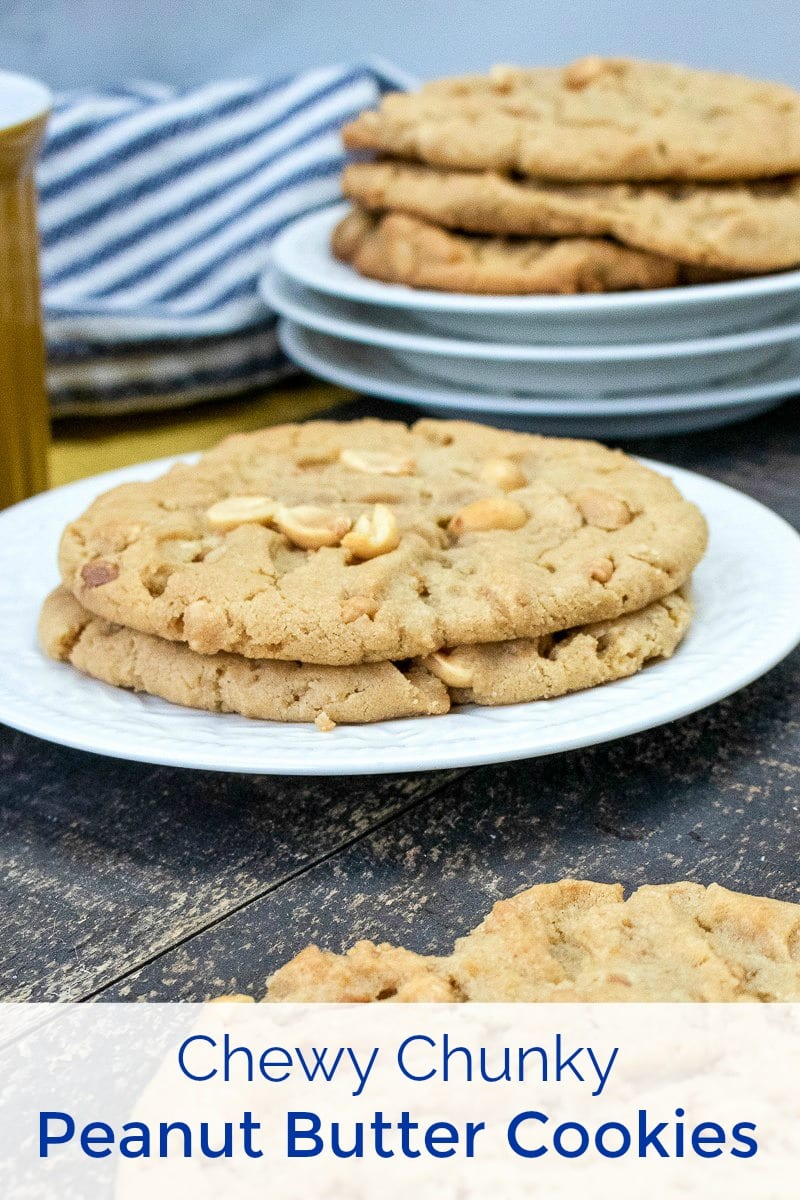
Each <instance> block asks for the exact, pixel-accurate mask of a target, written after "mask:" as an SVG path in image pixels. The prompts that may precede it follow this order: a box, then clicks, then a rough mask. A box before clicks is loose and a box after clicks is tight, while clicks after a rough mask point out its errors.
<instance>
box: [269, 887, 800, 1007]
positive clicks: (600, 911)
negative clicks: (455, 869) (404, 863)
mask: <svg viewBox="0 0 800 1200" xmlns="http://www.w3.org/2000/svg"><path fill="white" fill-rule="evenodd" d="M267 1000H268V1001H272V1002H280V1001H295V1002H314V1001H328V1002H336V1003H346V1002H368V1001H375V1000H394V1001H401V1002H402V1001H406V1002H414V1001H418V1002H426V1001H449V1002H454V1001H455V1002H459V1001H484V1002H486V1001H488V1002H493V1003H499V1002H509V1001H511V1002H515V1001H522V1002H532V1001H533V1002H550V1003H555V1002H559V1001H560V1002H565V1001H566V1002H572V1001H575V1002H590V1003H591V1002H598V1001H606V1002H620V1001H652V1002H664V1003H666V1002H675V1001H705V1002H720V1001H747V1000H750V1001H797V1000H800V905H798V904H789V903H785V902H782V901H778V900H768V899H762V898H760V897H755V896H747V895H743V894H741V893H738V892H731V891H728V890H726V889H725V888H722V887H719V886H718V885H717V884H711V886H710V887H708V888H706V887H702V886H701V885H700V884H696V883H673V884H664V885H662V886H655V887H640V888H639V889H638V890H637V891H635V892H634V893H633V894H632V895H631V896H630V897H629V898H628V899H627V900H624V899H623V889H622V887H621V886H620V885H619V884H603V883H588V882H578V881H575V880H569V879H567V880H563V881H561V882H560V883H551V884H540V885H538V886H536V887H532V888H530V889H529V890H528V891H526V892H522V893H521V894H520V895H518V896H515V897H514V898H513V899H511V900H503V901H500V903H498V904H496V905H495V906H494V909H493V911H492V913H491V914H490V915H489V916H488V917H487V918H486V919H485V921H483V923H482V924H481V925H479V926H478V928H477V929H475V930H473V932H472V933H470V934H468V935H467V936H466V937H463V938H460V939H459V940H458V941H457V942H456V944H455V949H454V951H453V953H452V954H450V955H448V956H445V957H441V958H436V957H431V956H424V955H420V954H414V953H413V952H412V951H409V950H403V949H400V948H397V947H394V946H389V945H377V946H376V945H374V944H373V943H372V942H358V943H357V944H356V945H355V946H354V947H353V948H352V949H351V950H349V951H348V952H347V953H346V954H343V955H339V954H330V953H327V952H325V951H323V950H319V949H318V948H317V947H316V946H309V947H308V948H307V949H305V950H303V951H301V953H300V954H298V955H297V957H296V958H294V959H293V960H292V961H291V962H289V963H287V964H286V966H284V967H282V968H281V969H280V970H279V971H277V972H276V974H275V975H273V976H272V978H271V980H270V981H269V990H268V993H267Z"/></svg>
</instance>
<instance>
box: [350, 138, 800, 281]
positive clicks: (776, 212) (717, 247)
mask: <svg viewBox="0 0 800 1200" xmlns="http://www.w3.org/2000/svg"><path fill="white" fill-rule="evenodd" d="M342 188H343V191H344V194H345V195H346V196H348V197H349V198H350V199H351V200H353V201H355V202H356V204H358V205H359V206H360V207H361V208H365V209H369V210H370V211H372V212H378V213H382V212H386V211H387V210H389V211H394V212H398V213H403V214H405V215H406V216H410V217H415V218H418V219H420V220H423V221H426V222H431V223H432V224H435V225H439V226H445V227H446V228H447V229H453V230H462V231H466V232H468V233H478V234H495V235H504V236H509V235H512V236H516V237H525V238H545V237H546V238H550V237H555V238H562V237H575V238H602V237H612V238H616V239H617V241H619V242H622V243H624V244H625V245H627V246H635V247H637V248H638V249H640V250H645V251H648V252H649V253H651V254H658V255H663V256H664V257H665V258H667V259H671V260H674V261H675V262H678V263H686V264H692V265H694V266H698V267H711V268H716V269H718V270H721V271H730V272H733V271H740V272H756V271H779V270H783V269H785V268H788V267H794V266H797V264H798V263H800V178H798V177H797V176H792V177H791V178H789V179H782V180H768V181H764V182H759V183H746V184H736V183H733V184H690V183H685V184H663V185H657V186H653V185H647V184H639V185H635V184H625V183H620V184H554V183H547V182H544V181H540V180H525V179H518V178H517V179H514V178H510V177H508V176H504V175H500V174H498V173H497V172H493V171H489V172H477V171H444V170H440V169H437V168H436V167H427V166H422V165H419V164H415V163H395V162H375V163H352V164H351V165H350V166H349V167H347V168H346V169H345V172H344V176H343V179H342Z"/></svg>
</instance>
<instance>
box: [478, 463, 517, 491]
mask: <svg viewBox="0 0 800 1200" xmlns="http://www.w3.org/2000/svg"><path fill="white" fill-rule="evenodd" d="M481 479H482V480H483V481H484V483H491V484H493V485H494V487H498V488H500V490H501V491H502V492H513V491H514V489H515V488H521V487H525V484H526V483H527V482H528V480H527V479H526V478H525V475H524V474H523V472H522V471H521V470H520V468H519V467H518V466H517V464H516V463H515V462H512V461H511V459H510V458H488V459H487V460H486V462H485V463H484V464H483V468H482V469H481Z"/></svg>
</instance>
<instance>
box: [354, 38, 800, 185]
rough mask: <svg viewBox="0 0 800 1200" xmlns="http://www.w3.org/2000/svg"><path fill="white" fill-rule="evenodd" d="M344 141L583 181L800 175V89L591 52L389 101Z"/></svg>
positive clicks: (409, 155)
mask: <svg viewBox="0 0 800 1200" xmlns="http://www.w3.org/2000/svg"><path fill="white" fill-rule="evenodd" d="M344 140H345V145H346V146H347V147H349V148H350V149H353V150H376V151H379V152H380V153H382V154H389V155H392V156H395V157H398V158H405V159H414V160H418V161H420V162H426V163H429V164H431V165H432V166H438V167H451V168H455V169H462V170H492V171H502V172H512V171H515V172H519V173H521V174H522V175H528V176H533V177H534V178H541V179H556V180H574V181H581V180H583V181H610V182H617V181H621V180H623V181H624V180H664V179H671V180H674V179H694V180H718V181H720V180H730V179H758V178H766V177H774V176H777V175H786V174H791V173H795V172H798V171H800V94H798V93H797V92H795V91H794V90H793V89H791V88H789V87H785V86H783V85H781V84H777V83H763V82H759V81H757V80H751V79H745V78H743V77H741V76H738V75H728V74H724V73H722V72H718V71H700V70H696V69H694V68H690V67H683V66H678V65H676V64H672V63H657V62H642V61H638V60H635V59H625V58H600V57H596V56H592V57H589V58H584V59H580V60H578V61H577V62H573V63H570V64H569V65H568V66H566V67H563V68H560V67H559V68H556V67H541V68H533V69H528V70H526V69H522V68H517V67H495V68H494V69H493V70H492V71H490V72H489V74H488V75H468V76H465V77H463V78H460V79H444V80H439V81H436V82H433V83H430V84H426V85H425V86H424V87H422V88H421V89H420V90H419V91H417V92H413V93H409V94H406V93H392V94H390V95H388V96H385V97H384V99H383V100H382V101H381V104H380V107H379V109H378V110H377V111H368V112H363V113H361V115H360V116H359V117H357V118H356V120H355V121H352V122H351V123H350V124H349V125H347V126H346V127H345V129H344Z"/></svg>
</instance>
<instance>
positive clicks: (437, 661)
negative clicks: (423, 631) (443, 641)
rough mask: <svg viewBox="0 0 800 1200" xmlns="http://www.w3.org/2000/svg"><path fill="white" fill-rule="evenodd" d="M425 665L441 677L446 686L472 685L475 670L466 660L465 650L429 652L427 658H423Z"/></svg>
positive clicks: (464, 686) (461, 686) (462, 686)
mask: <svg viewBox="0 0 800 1200" xmlns="http://www.w3.org/2000/svg"><path fill="white" fill-rule="evenodd" d="M423 666H426V667H427V668H428V670H429V671H430V672H431V673H432V674H433V675H435V676H436V678H437V679H441V681H442V683H443V684H445V686H446V687H452V688H468V687H471V686H472V679H473V675H474V672H473V670H472V667H470V666H469V664H468V663H467V662H465V660H464V655H463V651H462V652H461V654H459V651H458V650H437V651H436V653H435V654H429V655H428V657H427V658H426V659H423Z"/></svg>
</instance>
